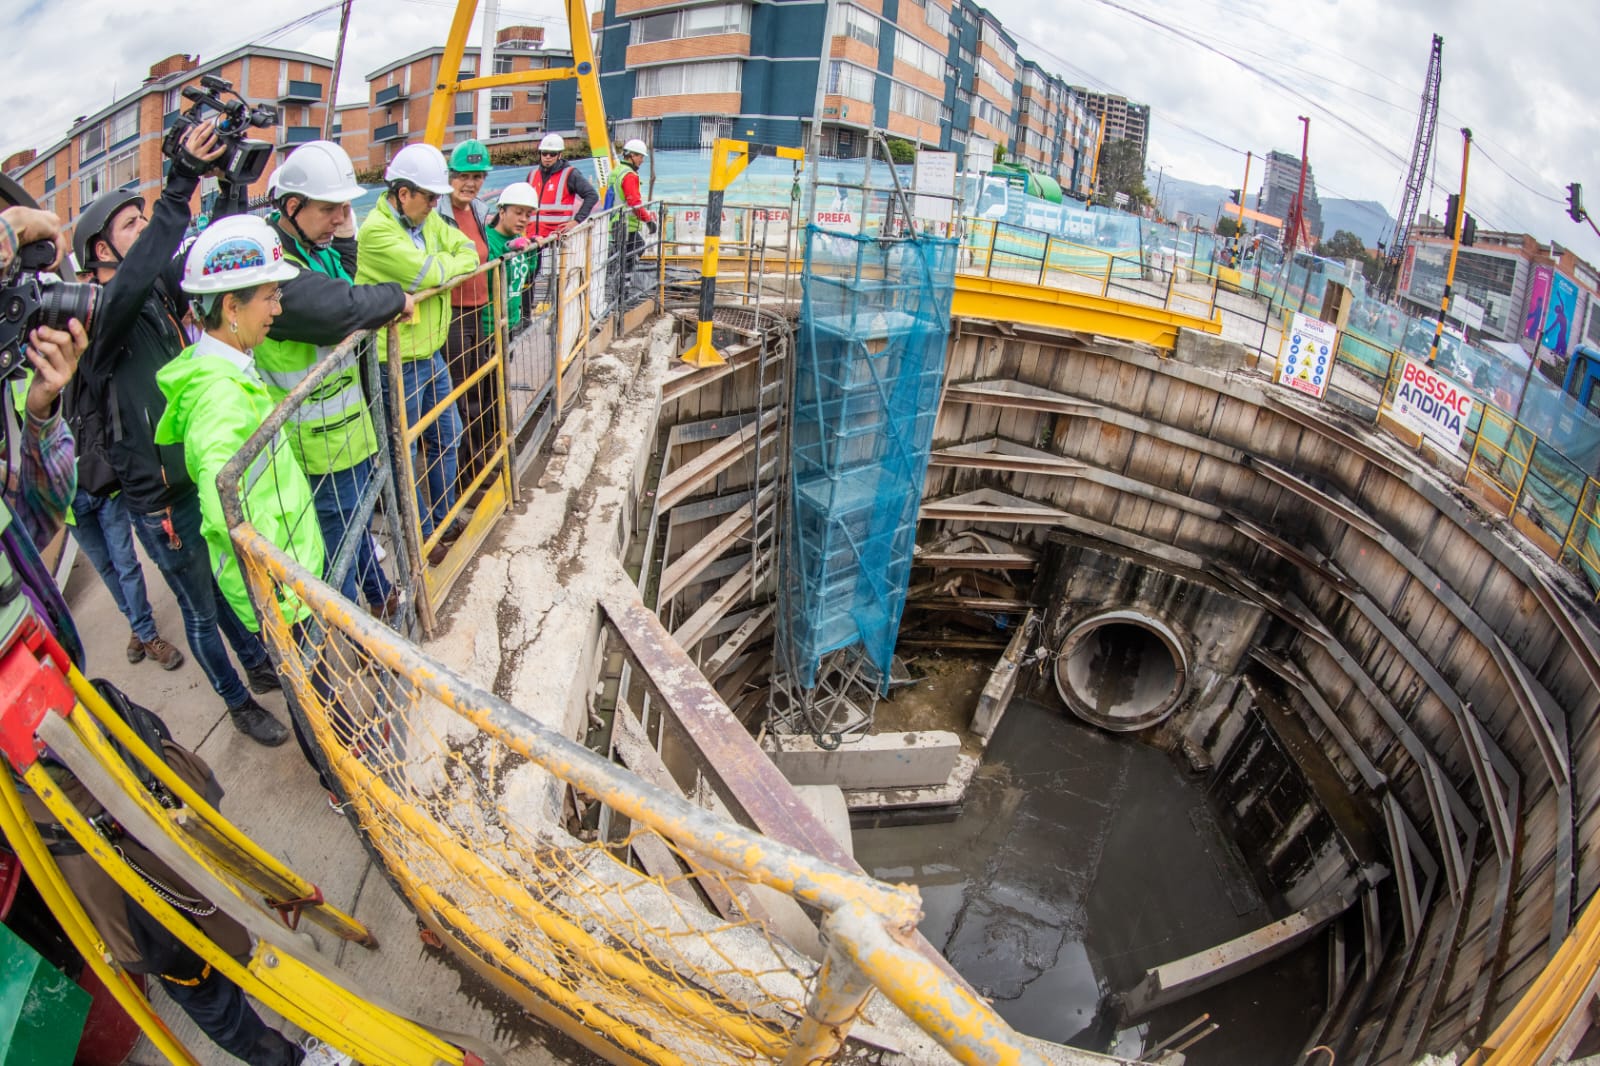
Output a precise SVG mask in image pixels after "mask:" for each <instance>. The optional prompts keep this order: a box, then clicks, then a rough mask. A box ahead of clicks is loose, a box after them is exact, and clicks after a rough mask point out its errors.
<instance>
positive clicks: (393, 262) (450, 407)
mask: <svg viewBox="0 0 1600 1066" xmlns="http://www.w3.org/2000/svg"><path fill="white" fill-rule="evenodd" d="M384 180H385V181H387V182H388V184H389V190H388V192H387V193H385V194H384V196H383V197H382V198H380V199H379V200H378V203H377V205H376V206H374V207H373V209H372V213H371V214H369V215H368V216H367V218H366V221H365V222H363V223H362V226H361V232H360V235H359V236H357V238H356V246H357V248H358V249H359V250H360V256H359V259H358V261H357V269H356V283H357V284H369V283H378V282H385V281H398V282H399V283H400V284H401V286H403V287H404V288H405V290H406V291H407V292H413V293H414V292H418V291H420V290H422V289H427V288H432V287H434V286H438V285H443V284H444V283H445V282H447V281H449V280H450V279H451V278H455V277H460V276H461V275H463V274H470V273H472V272H473V271H474V270H476V269H478V253H477V250H476V249H475V248H474V247H473V245H472V241H470V240H468V239H467V236H466V234H464V233H462V232H461V231H460V230H458V229H453V228H451V226H450V225H449V224H448V223H446V222H445V220H444V219H443V218H441V217H439V214H438V212H437V211H435V210H434V208H435V206H436V205H437V204H438V203H439V197H440V196H444V195H448V194H449V192H450V181H449V175H448V172H447V168H446V166H445V160H444V155H443V153H441V152H440V151H439V149H437V148H435V147H434V146H433V145H431V144H410V145H407V146H406V147H404V148H402V149H400V151H399V152H397V153H396V154H395V157H394V159H392V160H391V161H390V162H389V166H388V169H386V170H385V171H384ZM450 317H451V316H450V296H449V294H448V293H439V294H438V295H436V296H430V297H429V298H428V299H426V300H421V301H419V302H418V303H417V305H416V309H415V313H414V314H413V315H412V316H411V318H410V319H408V320H407V321H404V322H401V323H400V325H399V326H398V327H397V329H396V346H397V348H398V352H396V353H391V352H390V351H389V350H388V336H387V334H388V330H384V331H383V332H382V333H380V334H379V335H378V356H379V358H381V359H384V360H387V359H388V358H389V356H390V355H391V354H397V355H398V356H399V358H400V360H401V363H400V372H401V373H400V376H401V386H402V388H403V391H404V395H403V396H398V397H397V396H393V395H390V384H389V375H388V374H385V375H384V377H383V387H384V400H385V404H386V406H387V407H388V409H389V410H390V411H391V412H396V411H398V410H400V409H401V408H400V407H399V406H398V405H397V401H398V404H403V405H404V407H403V409H404V411H405V413H406V424H407V425H411V426H415V425H420V424H423V416H424V415H427V414H428V413H429V412H434V411H437V415H436V417H434V418H433V420H432V421H430V422H428V423H427V424H426V428H425V429H424V430H423V431H422V435H421V437H420V440H419V443H420V444H424V445H426V446H427V449H428V456H429V461H428V466H427V469H426V470H425V471H420V472H419V477H418V479H417V482H418V483H417V492H418V501H417V510H418V512H419V514H420V515H421V525H422V536H423V538H424V539H425V540H426V539H433V533H434V529H435V527H437V526H443V525H444V524H445V518H446V516H447V515H448V514H449V512H450V510H451V508H452V507H453V506H454V504H455V486H456V471H457V456H456V449H457V447H459V446H460V444H461V419H460V417H459V415H458V413H457V411H456V406H455V404H454V403H451V402H447V400H448V397H449V396H450V393H451V392H452V391H453V388H454V386H453V385H452V384H451V382H450V371H449V369H448V368H447V367H446V365H445V360H444V353H443V352H442V351H441V348H442V347H443V345H444V342H445V337H446V335H447V334H448V333H449V332H450ZM391 417H392V416H391ZM390 446H391V449H392V447H393V437H392V436H391V438H390ZM418 451H419V449H418V447H417V445H415V444H414V445H413V446H412V460H413V464H414V463H415V461H416V459H417V456H418ZM394 458H395V460H396V463H395V466H396V469H399V468H400V464H399V462H398V460H399V456H398V455H396V456H394ZM424 490H426V495H424ZM457 528H459V527H455V528H451V529H445V530H442V531H441V532H440V535H439V538H438V539H437V541H436V542H435V543H434V545H433V547H432V548H431V549H430V550H429V552H428V562H429V563H430V564H431V565H434V566H437V565H438V564H439V563H441V562H443V561H444V556H445V551H446V550H448V547H449V544H450V542H451V540H452V539H453V536H455V535H456V531H457Z"/></svg>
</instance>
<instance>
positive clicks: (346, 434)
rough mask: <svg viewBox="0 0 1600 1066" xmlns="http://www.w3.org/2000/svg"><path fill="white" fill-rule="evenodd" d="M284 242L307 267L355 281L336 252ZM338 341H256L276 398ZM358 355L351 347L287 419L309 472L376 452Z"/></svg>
mask: <svg viewBox="0 0 1600 1066" xmlns="http://www.w3.org/2000/svg"><path fill="white" fill-rule="evenodd" d="M283 243H284V249H283V250H284V254H285V255H286V256H288V258H289V259H291V260H293V261H294V262H295V263H297V264H299V265H300V266H302V267H304V268H305V273H309V274H316V275H320V276H321V277H322V278H326V279H328V280H330V281H334V282H337V283H342V284H344V285H347V286H348V285H349V284H350V283H351V282H350V276H349V275H348V274H347V273H345V270H344V265H343V264H342V263H341V262H340V261H339V258H338V256H337V255H334V254H333V253H331V252H326V251H324V252H322V253H320V254H307V253H306V251H305V250H304V249H303V248H301V247H300V246H299V244H298V243H297V242H295V241H293V240H286V241H284V242H283ZM283 296H284V300H283V302H284V303H285V304H288V303H289V302H290V301H291V300H293V299H294V298H295V296H296V291H295V290H293V289H289V288H287V287H286V288H285V290H284V293H283ZM335 347H337V345H317V344H311V343H308V342H306V341H299V340H279V339H276V338H272V337H268V338H267V339H266V340H264V341H262V342H261V343H260V344H258V345H256V347H255V358H256V369H257V370H259V371H260V372H261V380H262V381H263V382H264V383H265V384H266V386H267V392H268V393H270V394H271V396H272V399H273V402H274V403H277V402H281V401H282V400H283V398H284V397H285V396H287V395H288V394H289V392H290V391H291V390H292V389H294V387H295V386H296V385H299V384H300V382H302V381H304V380H305V379H306V376H307V375H309V374H310V373H311V371H312V370H313V369H314V368H315V367H316V365H317V364H318V363H320V362H321V361H322V360H323V358H324V357H326V356H327V355H328V353H329V352H331V351H333V350H334V348H335ZM359 358H360V356H359V349H351V350H349V351H347V352H346V353H345V355H344V356H343V357H342V360H341V363H340V367H339V369H338V370H335V371H334V372H333V373H331V374H329V375H328V377H327V378H326V379H324V380H323V382H322V384H321V385H320V386H318V387H317V390H316V391H315V392H313V393H312V394H311V395H310V396H308V397H306V399H305V402H304V403H302V404H301V405H300V407H299V408H298V409H297V410H295V412H294V413H293V414H291V415H290V416H289V421H288V422H287V423H285V425H284V432H285V434H286V436H287V437H288V438H289V446H290V447H291V448H293V449H294V454H295V458H297V459H299V460H300V466H301V468H302V469H304V470H305V472H306V473H307V474H326V473H329V472H331V471H334V470H345V469H348V468H349V467H352V466H355V465H356V464H357V463H359V462H361V461H363V460H364V459H366V458H368V457H369V456H372V455H375V454H377V451H378V434H377V430H376V429H374V427H373V425H372V414H371V412H370V411H369V410H368V408H367V397H366V393H364V392H363V391H362V389H361V368H360V365H359V363H358V360H359Z"/></svg>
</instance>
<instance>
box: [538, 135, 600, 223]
mask: <svg viewBox="0 0 1600 1066" xmlns="http://www.w3.org/2000/svg"><path fill="white" fill-rule="evenodd" d="M566 147H567V142H566V141H564V140H562V139H561V134H559V133H547V134H545V136H544V140H542V141H540V142H539V165H538V166H536V167H534V168H533V169H532V170H530V171H528V184H529V185H532V186H533V191H534V193H535V195H536V196H537V197H538V199H539V207H538V210H537V211H536V212H535V213H534V216H533V221H531V222H530V223H529V224H528V231H527V235H528V236H529V237H532V238H533V239H534V240H536V241H539V242H541V243H544V242H547V241H549V239H550V238H552V237H554V236H555V235H556V234H558V233H560V232H561V231H563V230H565V229H568V228H569V227H571V226H575V225H577V224H578V223H579V222H582V221H583V220H584V219H586V218H588V217H589V212H591V211H593V210H594V205H595V204H596V203H598V202H599V201H600V196H599V194H598V193H596V192H595V190H594V186H593V185H590V184H589V179H588V178H585V177H584V176H583V175H582V174H579V173H578V172H577V170H575V169H573V166H572V164H571V163H568V162H567V161H566V160H565V159H563V158H561V153H562V152H563V151H564V150H565V149H566Z"/></svg>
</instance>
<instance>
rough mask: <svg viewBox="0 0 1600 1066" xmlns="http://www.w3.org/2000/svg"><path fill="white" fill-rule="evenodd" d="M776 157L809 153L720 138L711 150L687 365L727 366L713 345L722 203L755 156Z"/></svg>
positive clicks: (801, 156) (801, 158) (801, 159)
mask: <svg viewBox="0 0 1600 1066" xmlns="http://www.w3.org/2000/svg"><path fill="white" fill-rule="evenodd" d="M763 155H775V156H777V157H778V158H779V159H792V160H794V161H795V162H796V163H804V162H805V158H806V153H805V151H804V149H800V148H777V147H774V146H773V145H769V144H755V143H752V142H750V141H734V140H729V139H727V138H724V137H719V138H717V143H716V145H715V146H713V148H712V149H711V183H710V191H709V192H708V193H707V194H706V248H705V255H704V257H703V258H702V259H701V266H700V323H699V325H698V326H697V327H696V329H695V338H694V344H692V345H691V346H690V347H689V349H688V350H687V351H686V352H684V353H683V361H684V362H685V363H688V364H689V365H690V366H695V367H708V366H722V365H723V364H724V363H726V362H727V360H726V359H724V358H723V357H722V353H721V352H719V351H717V348H716V345H714V344H712V343H711V329H712V326H713V325H715V322H714V316H715V313H716V302H717V257H718V253H719V252H720V251H721V248H722V199H723V194H724V193H725V192H726V191H727V188H728V186H729V185H732V184H733V182H734V179H735V178H737V177H738V176H739V175H740V174H743V173H744V168H745V167H747V166H749V165H750V159H751V157H752V156H763Z"/></svg>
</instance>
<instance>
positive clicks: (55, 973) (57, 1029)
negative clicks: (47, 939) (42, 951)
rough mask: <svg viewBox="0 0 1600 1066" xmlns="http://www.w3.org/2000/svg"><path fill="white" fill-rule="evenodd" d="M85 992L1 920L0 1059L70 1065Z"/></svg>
mask: <svg viewBox="0 0 1600 1066" xmlns="http://www.w3.org/2000/svg"><path fill="white" fill-rule="evenodd" d="M88 1017H89V993H87V992H85V991H84V990H83V989H81V988H79V987H78V985H77V983H76V982H74V981H73V980H72V979H70V978H69V977H67V975H66V974H64V973H62V972H61V971H60V970H58V969H56V968H55V967H54V966H51V965H50V964H49V963H48V962H45V961H44V959H42V958H40V957H39V953H38V952H37V951H34V950H33V949H32V948H31V947H29V946H28V945H27V944H25V943H23V942H22V939H21V938H20V937H18V936H17V934H15V933H13V932H12V931H11V930H10V929H7V928H6V927H5V926H3V925H0V1064H4V1066H56V1064H57V1063H59V1064H60V1066H71V1063H72V1059H73V1056H74V1055H76V1054H77V1051H78V1041H79V1040H80V1039H81V1038H82V1036H83V1023H84V1020H85V1019H86V1018H88Z"/></svg>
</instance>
